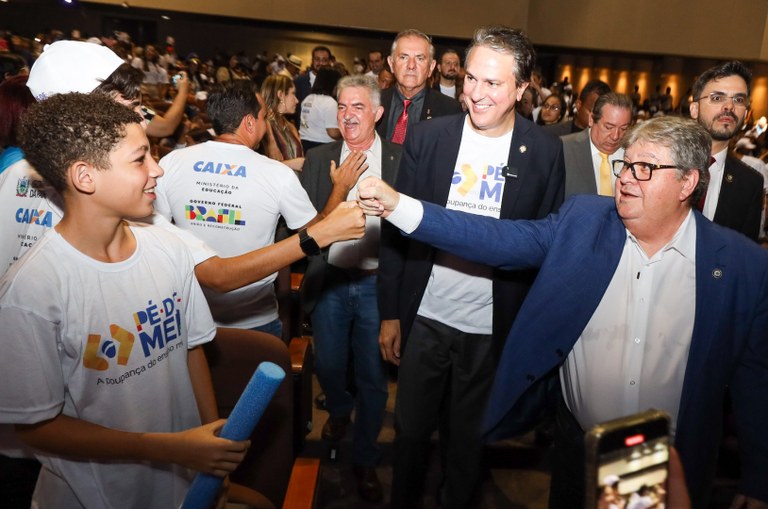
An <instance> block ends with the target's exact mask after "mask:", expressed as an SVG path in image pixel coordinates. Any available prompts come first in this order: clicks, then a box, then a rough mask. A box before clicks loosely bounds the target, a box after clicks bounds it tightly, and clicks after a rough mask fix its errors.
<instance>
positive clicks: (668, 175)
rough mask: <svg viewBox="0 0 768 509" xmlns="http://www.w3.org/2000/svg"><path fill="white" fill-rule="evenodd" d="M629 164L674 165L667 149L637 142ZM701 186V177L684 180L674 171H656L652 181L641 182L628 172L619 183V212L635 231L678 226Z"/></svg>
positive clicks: (630, 151) (628, 156)
mask: <svg viewBox="0 0 768 509" xmlns="http://www.w3.org/2000/svg"><path fill="white" fill-rule="evenodd" d="M624 160H625V161H627V162H633V163H634V162H639V161H642V162H645V163H652V164H659V165H674V164H675V161H674V159H673V158H672V154H671V152H670V150H669V149H668V148H667V147H664V146H662V145H658V144H653V143H649V142H644V141H638V142H637V143H634V144H633V145H631V146H629V147H628V148H627V149H626V150H625V151H624ZM697 182H698V173H697V172H695V171H694V172H689V173H687V174H686V175H684V176H683V177H682V178H681V177H680V176H679V175H678V170H677V169H674V168H669V169H660V170H655V171H653V173H652V174H651V179H650V180H645V181H638V180H636V179H635V178H634V176H633V175H632V172H631V171H630V170H629V169H626V170H624V172H623V173H622V174H621V176H620V177H618V178H617V179H616V197H615V199H616V209H617V210H618V213H619V217H621V220H622V221H623V222H624V225H625V226H626V227H627V228H628V229H629V230H630V231H632V232H633V233H634V232H635V231H638V230H640V231H652V230H653V229H655V228H660V227H661V226H663V225H670V224H672V225H674V224H677V225H679V224H680V223H681V222H682V220H683V219H684V218H685V215H686V214H687V213H688V210H689V208H690V207H689V206H688V205H686V202H687V200H688V197H689V196H690V195H691V193H692V192H693V190H694V188H695V187H696V183H697Z"/></svg>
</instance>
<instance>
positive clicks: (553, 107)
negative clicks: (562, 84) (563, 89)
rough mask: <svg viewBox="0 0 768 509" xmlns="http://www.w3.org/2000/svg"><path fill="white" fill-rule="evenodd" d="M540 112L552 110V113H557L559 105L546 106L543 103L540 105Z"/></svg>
mask: <svg viewBox="0 0 768 509" xmlns="http://www.w3.org/2000/svg"><path fill="white" fill-rule="evenodd" d="M541 109H542V110H552V111H559V110H560V105H559V104H547V103H544V104H542V105H541Z"/></svg>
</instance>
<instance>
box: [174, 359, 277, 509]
mask: <svg viewBox="0 0 768 509" xmlns="http://www.w3.org/2000/svg"><path fill="white" fill-rule="evenodd" d="M283 378H285V371H283V368H281V367H280V366H278V365H277V364H274V363H272V362H262V363H261V364H259V367H257V368H256V371H255V372H254V373H253V376H252V377H251V380H250V382H248V385H247V386H246V387H245V390H244V391H243V394H242V395H240V399H239V400H237V404H236V405H235V408H233V409H232V413H230V414H229V417H228V418H227V422H226V424H224V427H223V428H222V429H221V433H219V436H220V437H222V438H228V439H230V440H237V441H240V440H246V439H247V438H248V437H250V436H251V433H253V429H254V428H255V427H256V424H257V423H258V422H259V419H261V416H262V414H264V410H265V409H266V408H267V405H268V404H269V402H270V400H271V399H272V396H274V395H275V391H277V388H278V387H280V383H281V382H282V381H283ZM223 481H224V479H223V478H222V477H216V476H215V475H210V474H204V473H199V474H197V476H196V477H195V480H194V481H192V486H190V487H189V491H188V492H187V496H186V497H185V498H184V503H183V504H182V506H181V507H182V509H210V507H211V505H212V504H213V502H214V499H215V498H216V494H217V493H218V492H219V488H220V487H221V483H222V482H223Z"/></svg>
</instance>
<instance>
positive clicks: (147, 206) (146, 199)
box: [93, 124, 163, 219]
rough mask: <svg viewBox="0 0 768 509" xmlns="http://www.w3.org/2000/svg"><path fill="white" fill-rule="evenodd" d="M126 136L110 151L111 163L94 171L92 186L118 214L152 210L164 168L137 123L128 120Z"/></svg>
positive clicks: (140, 214)
mask: <svg viewBox="0 0 768 509" xmlns="http://www.w3.org/2000/svg"><path fill="white" fill-rule="evenodd" d="M125 131H126V133H125V137H124V138H123V139H122V141H121V142H120V143H119V144H118V145H117V146H115V148H113V149H112V151H111V152H110V153H109V163H110V167H109V168H107V169H103V170H97V171H95V172H94V173H93V178H94V183H95V190H96V193H97V194H98V196H99V198H98V199H99V200H100V201H101V202H102V203H104V205H105V208H106V209H109V210H112V211H114V212H115V214H116V215H117V216H119V217H124V218H133V219H135V218H141V217H146V216H149V215H151V214H152V212H153V210H154V208H153V203H154V201H155V199H156V195H155V186H156V185H157V179H158V178H160V177H161V176H162V175H163V170H162V169H161V168H160V166H158V165H157V163H156V162H155V160H154V159H153V158H152V155H151V154H150V153H149V142H148V141H147V136H146V135H145V134H144V130H143V129H142V128H141V126H140V125H139V124H128V125H127V126H126V127H125Z"/></svg>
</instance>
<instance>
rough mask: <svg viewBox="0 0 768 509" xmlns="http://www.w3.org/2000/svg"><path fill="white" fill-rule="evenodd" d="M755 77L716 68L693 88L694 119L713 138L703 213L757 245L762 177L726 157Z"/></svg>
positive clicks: (737, 68)
mask: <svg viewBox="0 0 768 509" xmlns="http://www.w3.org/2000/svg"><path fill="white" fill-rule="evenodd" d="M751 82H752V73H751V72H750V71H749V69H747V68H746V67H745V66H744V64H742V63H741V62H739V61H735V60H734V61H731V62H726V63H724V64H721V65H717V66H715V67H712V68H710V69H708V70H706V71H704V72H703V73H701V75H700V76H699V78H698V79H697V80H696V82H695V83H694V84H693V102H692V103H691V105H690V111H691V117H692V118H694V119H696V120H697V121H698V122H699V124H701V125H702V126H704V128H705V129H706V130H707V132H709V134H710V136H711V138H712V157H713V158H714V162H713V163H712V166H710V168H709V171H710V173H711V177H712V179H711V181H710V183H709V189H708V191H707V195H706V201H705V202H704V204H703V210H702V212H703V213H704V215H705V216H706V217H707V218H708V219H711V220H712V221H714V222H715V223H717V224H720V225H723V226H726V227H728V228H732V229H734V230H736V231H739V232H741V233H743V234H744V235H746V236H747V237H749V238H751V239H753V240H755V241H757V239H758V236H759V234H760V218H761V217H762V214H763V196H764V195H763V177H762V175H760V173H758V172H757V171H756V170H754V169H753V168H750V167H749V166H747V165H746V164H744V163H742V162H741V161H739V160H738V159H737V158H736V157H734V156H732V155H730V154H729V153H728V142H729V141H730V140H731V138H733V137H734V136H740V133H741V126H742V125H743V124H744V119H745V118H746V116H747V109H748V107H749V94H750V85H751Z"/></svg>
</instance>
